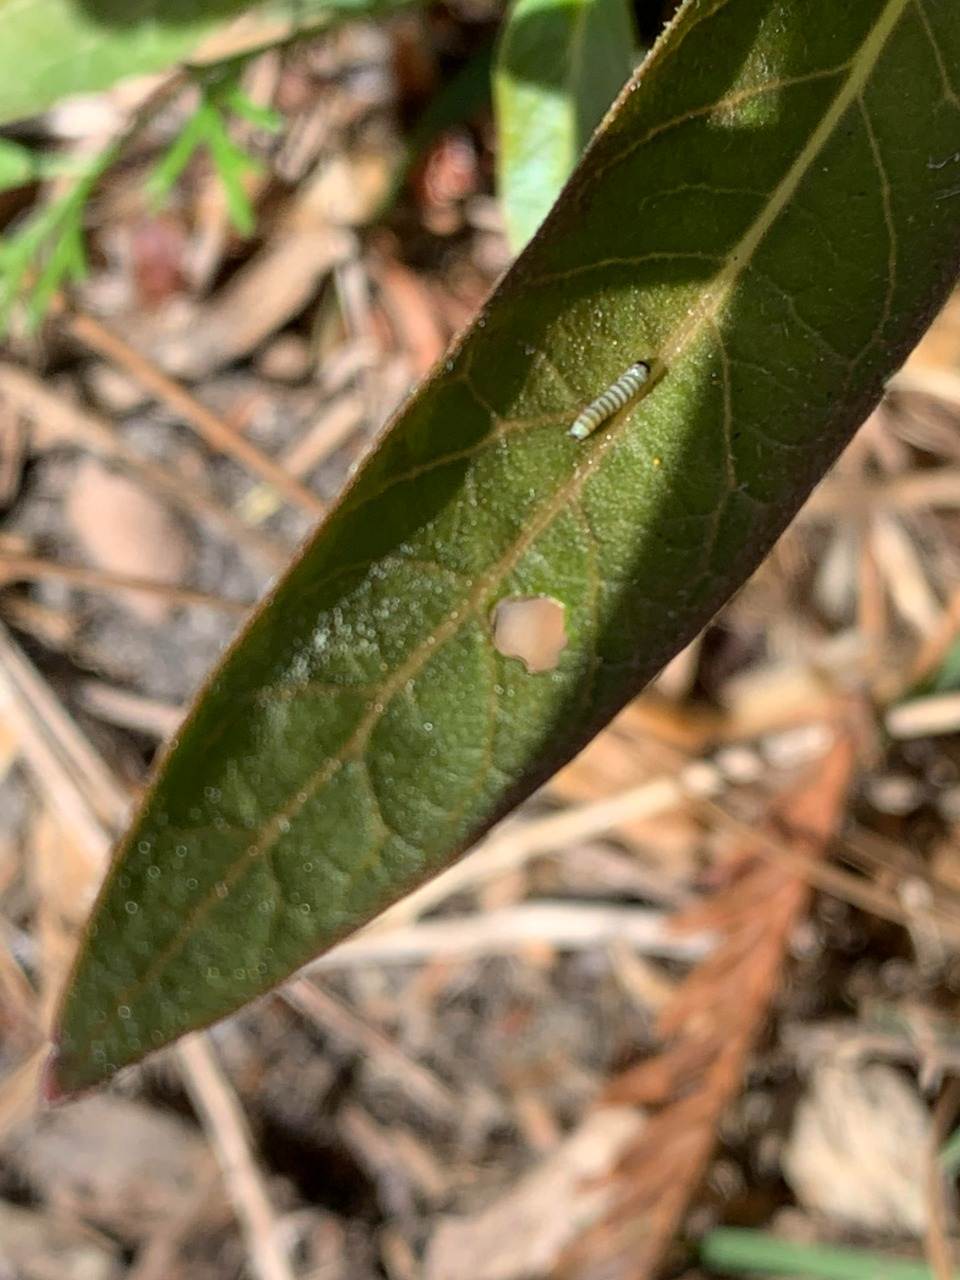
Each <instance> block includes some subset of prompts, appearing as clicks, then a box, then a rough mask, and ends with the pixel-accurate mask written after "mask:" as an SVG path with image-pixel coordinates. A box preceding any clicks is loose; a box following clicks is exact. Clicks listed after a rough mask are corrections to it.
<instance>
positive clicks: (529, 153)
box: [493, 0, 637, 252]
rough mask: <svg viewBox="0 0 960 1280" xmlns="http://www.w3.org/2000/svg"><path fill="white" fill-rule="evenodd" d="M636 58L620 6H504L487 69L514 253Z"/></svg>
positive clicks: (564, 0)
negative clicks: (500, 30)
mask: <svg viewBox="0 0 960 1280" xmlns="http://www.w3.org/2000/svg"><path fill="white" fill-rule="evenodd" d="M636 57H637V49H636V36H635V33H634V29H633V17H632V14H631V10H630V6H629V5H628V4H627V2H626V0H514V3H513V5H512V6H511V9H510V12H509V14H508V17H507V22H506V26H505V27H504V31H503V37H502V39H501V42H500V47H499V50H498V52H497V62H496V67H495V69H494V77H493V90H494V104H495V106H496V112H497V132H498V139H499V149H498V152H497V183H498V188H499V191H500V196H501V199H502V201H503V205H504V212H505V215H506V223H507V236H508V239H509V240H510V245H511V247H512V248H513V249H514V250H515V251H517V252H519V250H520V249H522V248H523V246H524V245H525V244H526V243H527V241H528V240H529V239H530V237H531V236H532V235H533V233H534V232H535V231H536V229H537V227H539V225H540V223H541V222H542V221H543V219H544V218H545V217H546V215H547V212H548V210H549V209H550V206H551V205H552V204H553V202H554V200H555V199H556V198H557V196H558V195H559V194H560V189H561V187H562V186H563V184H564V183H565V182H566V180H567V178H569V176H570V174H571V173H572V171H573V167H574V165H575V164H576V163H577V161H578V160H579V159H580V156H581V155H582V154H583V150H584V148H585V147H586V145H587V143H588V142H589V140H590V137H591V135H592V133H593V131H594V129H595V128H596V127H597V125H598V124H599V123H600V121H601V120H602V119H603V117H604V115H605V113H606V111H607V109H608V108H609V106H610V104H611V102H613V100H614V98H615V97H616V96H617V94H618V93H619V92H620V90H621V89H622V88H623V86H624V85H625V84H626V82H627V80H628V79H629V78H630V75H631V73H632V72H633V67H634V63H635V61H636Z"/></svg>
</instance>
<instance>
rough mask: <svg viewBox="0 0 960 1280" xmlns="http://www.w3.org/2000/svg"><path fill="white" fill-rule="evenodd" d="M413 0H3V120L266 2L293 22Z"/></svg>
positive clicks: (93, 84) (174, 52)
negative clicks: (257, 0) (262, 0)
mask: <svg viewBox="0 0 960 1280" xmlns="http://www.w3.org/2000/svg"><path fill="white" fill-rule="evenodd" d="M409 2H410V0H272V3H263V4H260V5H255V4H251V3H250V0H160V2H159V3H158V2H157V0H0V124H2V123H4V122H5V121H7V120H19V119H21V118H22V117H24V116H30V115H35V114H36V113H37V112H40V111H45V110H46V109H47V108H48V107H50V106H52V105H53V104H54V103H55V102H57V101H58V100H59V99H60V98H63V97H66V96H67V95H68V94H74V93H94V92H96V91H97V90H100V89H106V88H109V87H110V85H112V84H115V83H116V82H117V81H118V80H123V79H126V78H128V77H130V76H137V75H147V74H150V73H152V72H156V71H165V70H167V69H168V68H169V67H172V66H174V65H175V64H176V63H178V62H182V61H184V60H186V59H189V58H190V56H191V55H192V54H193V53H194V51H195V50H197V48H198V47H199V46H200V45H201V44H202V42H203V41H204V40H206V39H207V38H208V37H209V36H211V35H213V33H214V32H216V31H217V30H218V29H219V28H220V27H222V26H223V25H224V23H225V22H226V21H227V20H229V19H231V18H234V17H236V16H237V15H238V14H242V13H244V12H246V11H247V10H251V9H260V10H261V11H263V12H264V13H265V14H276V15H277V16H281V17H283V18H284V19H287V20H289V21H290V22H291V24H292V27H293V29H294V30H295V29H297V28H299V27H301V26H305V27H309V26H314V25H316V24H317V21H318V15H319V21H321V22H323V23H324V24H326V23H328V22H332V21H335V20H343V19H345V18H348V17H357V16H361V15H364V14H370V13H377V12H383V11H385V10H389V9H392V8H398V7H400V6H401V5H403V4H406V3H409Z"/></svg>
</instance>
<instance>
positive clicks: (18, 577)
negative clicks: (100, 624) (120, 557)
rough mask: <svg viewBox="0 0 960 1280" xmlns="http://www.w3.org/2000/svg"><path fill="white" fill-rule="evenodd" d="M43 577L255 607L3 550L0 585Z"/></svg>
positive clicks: (212, 604)
mask: <svg viewBox="0 0 960 1280" xmlns="http://www.w3.org/2000/svg"><path fill="white" fill-rule="evenodd" d="M40 579H44V580H50V581H53V582H65V583H67V584H68V585H69V586H73V587H81V588H84V589H86V590H90V591H102V592H104V593H113V592H117V591H136V592H140V593H142V594H144V595H149V596H153V597H159V598H161V599H163V600H167V601H169V602H170V604H183V605H199V606H201V607H203V608H207V609H219V610H221V611H222V612H224V613H235V614H245V613H249V612H250V610H251V609H252V607H253V606H252V604H244V603H243V602H242V601H240V600H227V599H225V597H223V596H213V595H210V594H209V592H206V591H194V590H192V589H191V588H190V587H177V586H173V585H172V584H171V583H169V582H156V581H153V580H151V579H149V578H138V577H134V576H133V575H131V574H128V573H111V572H110V571H109V570H107V569H90V568H87V567H86V566H85V565H74V564H56V563H55V562H54V561H52V560H42V559H39V558H37V557H35V556H15V555H9V554H2V553H0V585H3V584H5V583H9V582H36V581H38V580H40Z"/></svg>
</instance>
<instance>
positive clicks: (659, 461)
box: [653, 458, 661, 467]
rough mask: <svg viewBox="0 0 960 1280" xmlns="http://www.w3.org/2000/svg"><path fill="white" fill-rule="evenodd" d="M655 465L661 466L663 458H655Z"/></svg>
mask: <svg viewBox="0 0 960 1280" xmlns="http://www.w3.org/2000/svg"><path fill="white" fill-rule="evenodd" d="M653 465H654V466H655V467H659V466H660V465H661V459H660V458H654V460H653Z"/></svg>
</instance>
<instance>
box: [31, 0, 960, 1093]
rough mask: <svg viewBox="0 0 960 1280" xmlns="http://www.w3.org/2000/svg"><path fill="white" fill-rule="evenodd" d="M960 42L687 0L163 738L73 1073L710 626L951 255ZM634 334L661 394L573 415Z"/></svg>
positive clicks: (898, 353) (163, 1026)
mask: <svg viewBox="0 0 960 1280" xmlns="http://www.w3.org/2000/svg"><path fill="white" fill-rule="evenodd" d="M958 67H960V23H958V22H957V20H956V0H924V2H923V3H922V4H920V3H917V2H916V0H858V3H857V4H853V5H838V4H836V3H835V2H834V0H804V3H802V4H796V5H784V4H782V3H780V2H779V0H776V2H775V0H699V2H692V3H689V2H688V3H686V4H685V5H683V7H682V8H681V10H680V13H679V16H678V18H677V20H676V22H675V24H674V26H673V27H672V28H671V29H670V31H669V34H668V36H667V38H665V39H664V40H662V41H661V42H660V43H659V44H658V45H657V47H656V48H655V49H654V51H653V53H652V54H651V56H650V57H649V58H648V60H647V62H646V63H645V65H644V69H643V73H642V77H641V78H640V79H639V80H638V81H637V82H636V83H635V84H634V86H633V87H632V89H631V91H630V92H629V93H627V94H626V95H624V96H623V97H622V98H621V99H620V101H619V104H618V107H617V110H616V112H615V113H613V114H611V115H610V116H608V117H607V119H606V121H605V123H604V125H603V127H602V128H601V130H600V132H599V134H598V136H597V138H596V140H595V142H594V144H593V145H592V147H591V149H590V151H589V153H588V156H587V157H586V160H585V162H584V163H583V164H582V165H581V167H580V169H579V170H578V171H577V173H575V175H574V176H573V178H572V180H571V182H570V184H569V185H568V187H567V188H566V191H565V192H564V194H563V196H562V197H561V200H560V202H559V203H558V205H557V206H556V207H555V209H554V211H553V212H552V213H551V214H550V215H549V217H548V219H547V222H546V223H545V225H544V226H543V228H542V229H541V230H540V232H539V233H538V234H537V236H536V237H535V238H534V240H533V242H532V243H531V245H530V247H529V248H528V250H527V251H526V252H525V253H524V254H523V256H522V257H521V258H520V259H519V261H518V262H517V263H516V265H515V267H514V268H513V270H512V271H511V272H510V273H509V274H508V275H507V276H506V277H505V279H504V280H503V282H502V283H501V285H500V287H499V288H498V289H497V291H496V293H495V294H494V296H493V297H492V299H491V301H490V303H489V305H488V306H487V308H486V309H485V311H484V313H483V315H482V316H481V317H480V319H479V320H478V321H477V322H476V324H475V325H474V326H473V328H472V329H471V330H470V331H469V333H467V334H466V336H465V337H464V338H463V339H462V340H461V341H460V342H459V343H458V344H457V345H456V346H455V348H454V349H453V350H452V351H451V353H450V355H449V358H448V359H447V360H446V361H445V362H444V364H443V365H442V367H440V368H438V369H437V371H436V372H435V373H434V375H433V377H432V378H431V379H430V380H429V381H428V382H427V383H426V384H425V386H424V387H423V388H422V389H421V390H420V392H419V393H418V395H417V396H416V398H415V399H414V400H413V401H412V402H411V403H410V404H409V405H408V406H407V407H406V409H405V410H404V411H403V412H402V414H401V415H400V417H399V419H398V421H397V422H396V423H395V424H394V426H393V429H392V430H391V431H390V432H389V434H388V435H387V436H386V437H385V439H384V441H383V443H382V444H381V445H380V446H379V448H378V449H377V451H376V452H375V453H374V454H373V456H372V457H371V458H370V459H369V460H368V462H367V463H366V465H365V466H364V467H363V469H362V470H361V472H360V473H359V475H358V476H357V478H356V480H355V481H354V483H353V484H352V486H351V487H350V488H349V489H348V491H347V493H346V494H345V495H344V497H343V499H342V501H341V503H340V505H339V506H338V507H337V509H336V510H335V512H334V513H333V514H332V515H331V516H330V518H329V519H328V520H327V522H326V523H325V525H324V527H323V529H322V530H321V532H320V533H319V535H318V537H317V538H316V540H315V541H314V542H313V544H312V545H310V546H309V547H308V548H307V550H306V551H305V553H304V554H303V555H302V557H301V558H300V559H299V561H298V562H297V563H296V564H295V565H294V567H293V569H292V570H291V571H290V573H289V574H288V576H287V577H286V579H285V580H284V581H283V582H282V583H281V584H280V585H279V587H278V588H277V589H276V591H275V592H274V594H273V596H272V597H271V599H270V600H269V601H268V603H267V605H266V607H265V608H264V610H263V611H262V612H261V613H260V614H259V616H258V617H257V618H256V619H255V620H254V621H253V623H252V624H251V625H250V627H249V628H248V629H247V631H246V633H245V635H244V636H243V637H242V639H241V640H240V641H239V642H238V644H237V645H236V646H235V647H234V649H233V650H232V652H231V653H230V655H229V656H228V658H227V659H226V662H225V663H224V665H223V666H222V667H221V668H220V670H219V671H218V672H217V673H216V675H215V676H214V677H213V679H212V681H211V683H210V685H209V687H208V689H207V690H206V693H205V695H204V696H203V697H202V699H201V700H200V702H199V704H198V706H197V707H196V709H195V710H194V712H193V714H192V716H191V718H190V720H189V721H188V723H187V724H186V725H185V727H184V729H183V731H182V733H181V735H180V738H179V741H178V743H177V744H176V746H175V747H174V749H173V750H172V752H171V753H169V754H168V756H167V757H166V759H165V761H164V762H163V765H162V767H161V769H160V772H159V774H158V776H157V778H156V780H155V783H154V787H153V789H152V791H151V793H150V794H149V796H148V798H147V800H146V802H145V805H144V807H143V809H142V810H141V812H140V814H139V816H138V817H137V819H136V821H135V822H134V824H133V826H132V828H131V831H130V833H129V835H128V837H127V838H126V840H125V841H124V843H123V845H122V847H121V849H120V852H119V855H118V859H117V861H116V863H115V865H114V867H113V869H112V871H111V873H110V875H109V878H108V880H107V883H106V885H105V888H104V890H103V893H102V896H101V898H100V900H99V903H98V905H97V907H96V910H95V913H94V916H93V921H92V924H91V926H90V930H89V933H88V935H87V937H86V940H85V942H84V945H83V947H82V950H81V954H80V956H79V959H78V963H77V967H76V971H75V973H74V974H73V978H72V981H71V983H70V985H69V989H68V990H67V993H66V996H65V999H64V1004H63V1008H62V1011H61V1022H60V1029H59V1056H58V1058H57V1060H56V1061H55V1063H54V1064H53V1066H52V1072H51V1087H52V1089H54V1090H56V1089H60V1090H74V1089H79V1088H82V1087H84V1086H87V1085H90V1084H94V1083H96V1082H97V1081H99V1080H102V1079H103V1078H104V1077H105V1076H106V1075H108V1074H109V1072H110V1071H111V1070H112V1068H113V1066H114V1065H117V1066H119V1065H122V1064H123V1063H126V1062H130V1061H132V1060H134V1059H136V1058H138V1057H139V1056H140V1055H141V1054H143V1053H144V1052H146V1051H147V1050H149V1049H150V1048H152V1047H154V1046H155V1045H159V1044H162V1043H164V1042H166V1041H167V1040H169V1039H170V1038H171V1037H173V1036H176V1035H177V1034H179V1033H180V1032H183V1031H186V1030H187V1029H189V1028H192V1027H197V1026H200V1025H203V1024H205V1023H207V1022H210V1021H212V1020H213V1019H215V1018H218V1017H221V1016H222V1015H223V1014H225V1013H227V1012H229V1011H230V1010H231V1009H233V1008H235V1007H236V1006H237V1005H238V1004H240V1003H241V1002H243V1001H244V1000H247V999H249V998H251V997H252V996H255V995H258V994H259V993H261V992H263V991H265V990H267V989H268V988H269V987H270V986H272V985H273V984H275V983H276V982H278V981H279V980H280V979H282V978H283V977H284V976H285V975H286V974H288V973H289V972H290V971H291V970H293V969H294V968H296V967H297V966H299V965H302V964H303V963H304V962H306V961H307V960H309V959H310V958H311V956H313V955H314V954H316V953H317V952H318V951H320V950H321V949H322V948H324V947H327V946H329V945H330V944H331V943H332V942H334V941H336V940H337V939H338V938H340V937H342V936H343V935H344V934H345V933H348V932H349V931H350V930H351V929H354V928H356V927H357V926H358V925H359V924H361V923H362V922H363V921H365V920H367V919H369V918H370V917H371V916H372V915H374V914H375V913H376V912H378V911H379V910H380V909H381V908H382V907H384V906H385V905H386V904H387V903H389V902H390V901H392V900H393V899H395V898H397V897H398V896H400V895H401V894H403V893H405V892H406V891H408V890H409V889H411V888H413V887H414V886H415V885H416V884H418V883H419V882H420V881H422V880H423V879H425V878H426V877H428V876H430V875H432V874H434V873H435V872H436V871H438V870H440V869H441V868H442V867H444V866H445V865H447V864H448V863H449V862H450V860H451V859H452V858H453V857H454V856H455V855H456V853H457V851H458V850H460V849H463V848H465V847H466V846H468V845H469V844H470V843H472V842H473V841H474V840H475V839H476V838H477V837H478V836H479V835H481V834H482V833H483V832H484V831H485V830H486V829H487V828H488V827H489V826H490V824H491V823H493V822H494V821H496V819H497V818H498V817H500V816H501V815H502V814H503V813H505V812H506V811H507V810H508V809H509V808H510V807H511V806H512V805H514V804H515V803H516V802H517V801H518V800H519V799H520V798H521V797H522V796H523V795H525V794H527V793H528V792H529V791H530V790H531V789H532V788H533V787H535V786H537V785H538V784H539V783H541V782H542V781H543V780H544V779H546V778H547V777H548V776H549V774H550V773H551V772H552V771H553V770H555V769H556V768H557V767H558V766H559V765H560V764H562V763H563V762H564V761H565V760H567V759H569V757H570V756H571V755H572V754H573V753H574V752H575V751H577V750H578V749H579V748H580V747H581V746H583V745H584V743H585V742H586V741H587V740H588V739H589V738H590V736H591V735H592V734H593V733H595V732H596V731H597V730H598V729H599V728H600V727H601V726H602V725H603V724H604V723H605V722H606V721H607V720H608V719H609V717H610V716H611V715H613V714H614V712H616V710H617V709H618V708H619V707H620V706H621V705H622V704H623V703H624V702H625V701H626V700H627V699H628V698H629V697H631V696H632V695H633V694H634V693H635V692H636V691H637V690H638V689H639V688H641V687H642V686H643V684H644V683H645V682H646V681H647V680H648V679H649V678H650V677H651V676H652V675H653V674H654V673H655V672H656V671H657V670H658V669H659V668H660V667H661V665H662V664H663V663H664V662H665V661H666V660H667V659H668V658H669V657H670V656H671V654H673V653H674V652H675V651H676V650H677V649H678V648H679V647H680V646H681V645H683V644H685V643H686V642H687V641H688V640H690V638H691V637H692V636H693V635H695V634H696V632H697V631H698V630H699V629H700V628H701V627H702V626H703V625H704V624H705V622H706V621H707V620H708V619H709V618H710V617H711V616H712V614H713V613H714V612H715V611H716V610H717V609H718V608H719V606H720V605H721V604H722V603H723V601H724V600H725V599H726V598H727V597H728V596H729V594H730V593H731V592H732V591H733V590H735V589H736V587H737V586H738V585H739V584H740V583H741V582H742V581H743V580H744V578H745V577H746V575H747V574H748V573H749V572H750V571H751V570H752V569H753V568H754V567H755V566H756V564H757V563H758V561H759V560H760V558H761V557H762V556H763V554H764V553H765V552H766V550H767V549H768V548H769V547H770V545H771V544H772V542H773V540H774V539H775V538H776V537H777V535H778V534H779V533H780V531H781V530H782V529H783V527H784V526H785V524H786V523H787V521H788V520H789V519H790V518H791V516H792V515H793V513H794V512H795V511H796V510H797V507H798V506H799V504H800V503H801V502H802V501H803V499H804V498H805V496H806V495H807V494H808V492H809V491H810V489H811V487H812V486H813V484H814V483H815V482H816V480H817V479H818V478H819V477H820V476H821V475H822V474H823V472H824V470H825V469H826V467H827V466H828V465H829V464H830V462H831V460H832V459H833V458H834V457H835V456H836V454H837V453H838V451H839V450H840V449H841V448H842V447H843V445H844V443H845V442H846V441H847V440H848V438H849V437H850V435H851V433H852V432H853V431H854V430H855V428H856V426H857V424H858V423H859V422H860V421H861V420H862V418H863V417H864V415H865V414H866V413H867V412H868V410H869V409H870V407H871V405H873V404H874V403H875V402H876V400H877V398H878V396H879V395H880V393H881V391H882V387H883V383H884V380H885V378H886V377H887V376H888V375H889V374H890V373H891V371H892V370H893V369H894V368H895V367H896V366H897V364H898V363H899V362H900V360H901V359H902V358H903V356H904V355H905V354H906V352H907V351H908V350H909V348H910V347H911V345H912V344H913V342H914V341H915V340H916V338H917V337H918V336H919V334H920V332H921V331H922V330H923V328H924V327H925V326H926V324H927V322H928V321H929V319H930V318H931V317H932V315H933V313H934V310H935V309H936V307H937V306H938V305H939V304H940V303H941V302H942V301H943V299H944V297H945V295H946V293H947V291H948V289H949V287H950V285H951V283H952V282H953V281H954V280H955V279H956V276H957V270H958V259H960V195H958V192H960V73H958ZM638 358H644V359H647V360H649V361H650V363H651V366H652V371H653V372H652V377H651V379H650V381H649V382H648V383H647V384H646V386H645V387H644V388H643V390H642V392H641V394H640V395H639V396H638V397H637V398H636V399H635V400H634V401H632V402H631V404H630V405H629V406H628V407H627V408H625V409H624V410H623V411H622V412H620V413H619V414H618V415H616V416H614V417H613V418H612V419H610V420H609V421H608V422H607V423H605V424H604V425H603V426H602V427H601V428H600V429H599V430H598V431H597V432H596V433H595V434H594V435H592V436H591V437H589V439H587V440H586V441H585V442H584V443H583V444H578V443H576V442H575V441H573V440H572V439H570V437H569V436H568V435H567V431H568V428H569V426H570V423H571V421H572V420H573V418H574V416H575V415H576V413H577V412H578V410H579V409H580V408H581V407H582V406H583V405H584V404H585V403H587V402H588V401H589V400H591V399H593V398H594V397H595V396H596V395H597V394H598V392H600V391H602V389H603V388H604V387H606V386H608V385H609V384H610V383H612V382H613V381H614V380H615V379H617V378H618V377H619V376H620V374H621V373H622V372H623V370H624V369H625V368H626V367H627V366H628V365H629V364H631V363H632V362H633V361H634V360H636V359H638ZM530 597H542V598H545V599H548V600H553V601H556V602H558V607H560V608H562V610H563V614H564V624H565V631H566V647H565V648H564V650H563V652H562V653H561V655H560V657H559V661H558V662H557V665H556V666H555V668H554V669H550V670H545V671H542V672H541V673H539V674H533V673H531V672H530V671H529V670H528V669H527V666H526V664H525V663H524V662H523V661H521V660H519V659H517V658H512V657H506V656H504V654H503V653H501V652H498V649H497V646H496V644H495V642H494V633H493V629H492V628H493V615H494V611H495V609H496V608H497V606H498V604H499V605H500V606H501V608H500V610H498V616H499V614H500V612H502V602H504V601H505V600H506V601H511V600H512V601H514V602H516V603H517V604H518V605H519V607H520V609H521V610H523V608H524V605H523V601H525V600H527V599H528V598H530ZM548 612H549V610H548ZM504 647H505V646H504Z"/></svg>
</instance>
